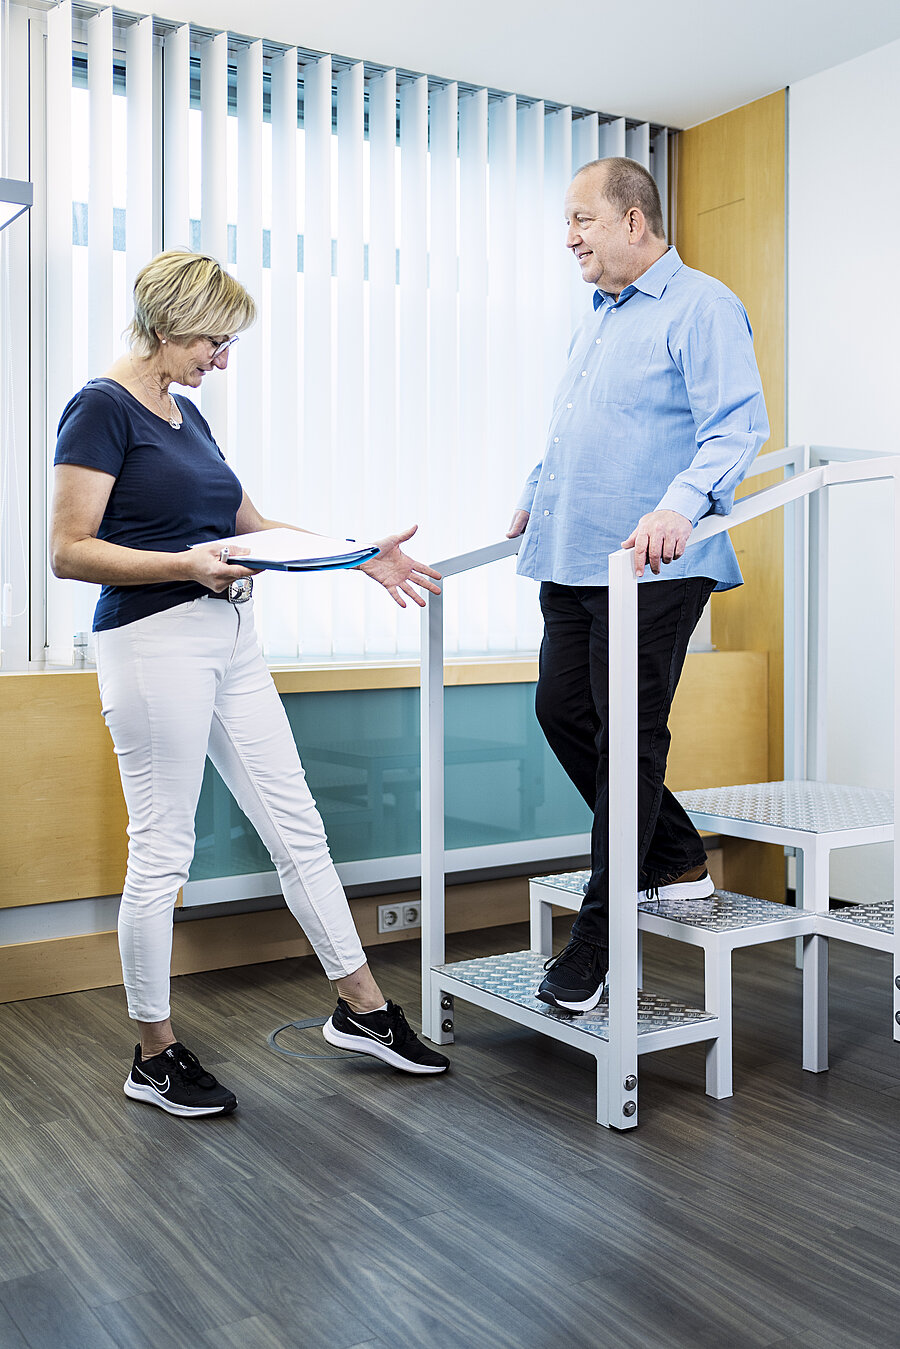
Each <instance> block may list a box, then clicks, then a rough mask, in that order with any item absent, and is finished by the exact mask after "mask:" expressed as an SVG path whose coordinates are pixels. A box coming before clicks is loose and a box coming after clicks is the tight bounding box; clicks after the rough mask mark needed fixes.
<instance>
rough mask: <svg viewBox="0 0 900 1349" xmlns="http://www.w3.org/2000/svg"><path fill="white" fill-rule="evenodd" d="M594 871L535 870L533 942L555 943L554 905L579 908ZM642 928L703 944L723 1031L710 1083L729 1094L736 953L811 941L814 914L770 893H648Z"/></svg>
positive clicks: (707, 985)
mask: <svg viewBox="0 0 900 1349" xmlns="http://www.w3.org/2000/svg"><path fill="white" fill-rule="evenodd" d="M589 877H590V872H589V871H569V872H561V873H557V874H556V875H552V876H539V877H535V878H534V879H533V880H532V881H531V882H530V884H529V898H530V914H531V944H532V946H533V947H534V948H535V950H538V951H541V952H542V953H544V956H545V958H546V955H549V954H550V952H551V950H552V942H553V936H552V929H551V917H552V906H553V905H554V904H555V905H556V906H557V907H558V908H564V909H572V910H576V911H577V910H578V909H579V908H580V907H581V900H582V896H583V894H584V887H585V885H586V884H587V881H588V878H589ZM637 922H638V934H639V938H640V934H641V933H643V932H654V933H656V934H657V935H658V936H660V937H668V938H670V939H671V940H673V941H680V942H684V943H685V944H687V945H689V946H699V947H700V948H701V949H702V951H703V978H704V1003H705V1005H706V1008H707V1010H708V1011H709V1012H711V1013H712V1014H713V1015H715V1017H716V1019H717V1026H718V1034H717V1037H716V1040H715V1042H714V1043H712V1044H711V1045H710V1046H709V1049H708V1050H707V1056H706V1090H707V1093H708V1095H710V1096H715V1097H716V1098H717V1099H719V1100H721V1099H722V1097H724V1096H730V1095H731V1094H732V1090H733V1080H732V1014H731V1007H732V982H731V957H732V953H733V952H734V951H735V950H737V949H738V948H741V947H745V946H762V945H764V944H765V943H767V942H773V941H785V940H786V939H788V938H798V937H799V938H802V939H803V940H804V941H806V940H808V939H809V937H810V935H811V934H812V933H813V932H814V931H815V924H816V915H815V914H814V913H810V912H809V911H807V910H805V909H795V908H793V906H789V905H785V904H773V903H772V902H771V901H770V900H766V899H754V898H753V897H752V896H750V895H738V894H734V893H733V892H732V891H729V890H720V891H717V892H716V894H714V895H711V896H710V897H709V899H694V900H647V901H646V902H645V903H642V904H639V905H638V906H637Z"/></svg>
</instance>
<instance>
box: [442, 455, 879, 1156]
mask: <svg viewBox="0 0 900 1349" xmlns="http://www.w3.org/2000/svg"><path fill="white" fill-rule="evenodd" d="M820 457H821V456H820ZM809 462H810V452H809V451H808V449H807V448H806V447H799V448H798V447H789V448H788V449H786V450H781V451H777V452H775V453H772V454H768V455H765V456H764V457H763V459H762V460H761V461H758V464H757V465H756V466H755V472H756V473H757V474H761V473H765V472H768V471H770V470H772V469H776V468H779V467H784V468H785V470H786V473H787V476H786V477H785V480H784V481H783V482H782V483H778V484H776V485H775V486H773V487H769V488H766V489H764V490H763V491H760V492H756V493H753V494H752V495H749V496H745V497H743V498H742V499H741V500H740V501H739V502H738V503H737V504H736V505H735V508H734V510H733V511H732V513H731V515H729V516H711V517H707V518H706V519H704V520H702V521H701V522H700V524H699V525H698V526H697V528H696V529H695V530H694V532H693V534H692V536H691V539H690V540H689V543H688V547H692V546H694V545H696V544H697V543H699V542H701V541H702V540H704V539H708V538H712V537H713V536H714V535H715V534H719V533H722V532H723V531H725V530H727V529H729V528H731V527H733V526H736V525H738V524H741V523H743V522H745V521H747V520H752V519H756V518H757V517H759V516H761V515H765V514H768V513H769V512H770V511H773V510H777V509H779V508H781V507H783V506H790V505H793V504H794V503H798V505H799V504H800V503H803V502H805V501H807V500H808V499H810V498H817V497H818V496H819V495H821V496H822V497H824V493H825V489H827V488H829V487H831V486H834V485H837V484H840V483H849V482H863V481H886V482H888V483H889V484H890V485H891V488H892V492H893V518H894V531H895V539H897V540H900V458H898V457H887V456H885V457H883V458H878V459H875V460H866V461H862V462H845V461H842V460H841V459H840V458H839V457H838V454H832V455H830V457H829V462H827V463H824V462H819V463H816V464H815V466H814V467H805V465H806V464H808V463H809ZM798 465H804V467H803V469H802V471H799V472H798V471H796V470H797V467H798ZM786 516H788V517H793V518H791V519H789V522H788V524H787V526H786V528H787V531H788V548H789V552H788V557H789V561H790V564H791V566H792V567H796V566H797V565H798V564H800V565H802V564H803V562H804V559H805V555H806V527H805V515H804V514H803V512H802V511H798V510H794V511H788V512H786ZM815 519H816V513H815V512H814V520H815ZM819 519H821V517H819ZM819 532H820V537H821V532H822V531H821V526H819ZM519 543H520V541H519V540H518V539H511V540H504V541H502V542H500V543H497V544H493V545H490V546H488V547H486V548H481V549H478V550H475V551H474V552H471V553H466V554H462V555H460V556H458V557H454V558H450V559H447V560H446V561H444V562H442V563H438V564H436V565H437V568H438V570H440V571H441V572H442V574H443V575H444V577H445V578H448V579H449V578H451V577H452V576H454V575H459V574H460V573H461V572H464V571H468V570H471V569H473V568H475V567H480V566H484V565H487V564H489V563H491V562H494V561H496V560H498V559H500V558H502V557H507V556H510V555H512V554H514V553H516V552H517V551H518V548H519ZM790 592H791V594H790V598H789V597H788V595H786V614H785V624H786V632H788V633H790V637H789V640H788V641H787V642H786V656H787V650H788V649H791V651H792V658H793V659H795V660H796V661H798V662H799V661H800V660H801V659H802V654H801V651H800V650H798V649H797V647H796V646H795V645H794V643H795V642H796V637H797V634H798V633H802V632H803V631H804V630H805V614H804V611H803V605H802V603H801V604H800V606H799V614H798V612H797V609H798V606H797V594H798V593H799V592H798V590H797V587H795V586H791V587H790ZM817 603H819V601H817ZM442 604H443V601H442V597H440V596H431V597H429V600H428V604H427V607H426V609H425V611H424V613H423V617H422V677H421V756H422V1029H423V1033H424V1034H425V1036H426V1037H427V1038H428V1039H430V1040H432V1041H433V1042H434V1043H437V1044H445V1043H449V1042H450V1041H451V1040H452V1038H453V998H454V996H459V997H462V998H463V999H464V1000H468V1001H471V1002H475V1003H476V1004H478V1005H480V1006H483V1007H486V1008H488V1009H489V1010H491V1011H494V1012H496V1013H498V1014H499V1015H502V1016H506V1017H507V1018H509V1019H512V1020H514V1021H517V1022H518V1023H519V1024H522V1025H526V1026H529V1027H530V1028H532V1029H535V1030H539V1031H541V1032H542V1033H544V1034H549V1035H551V1036H553V1037H554V1038H557V1039H560V1040H564V1041H566V1042H568V1043H571V1044H574V1045H576V1046H577V1047H578V1048H580V1049H583V1050H586V1051H587V1052H590V1053H593V1054H594V1056H595V1058H596V1060H597V1118H598V1122H599V1123H601V1124H603V1125H606V1126H607V1127H612V1128H616V1129H629V1128H634V1127H635V1126H636V1124H637V1122H638V1111H637V1083H638V1074H637V1059H638V1054H639V1053H641V1052H649V1051H652V1050H657V1049H661V1048H666V1047H670V1046H672V1045H675V1044H685V1043H691V1042H697V1041H701V1040H708V1041H716V1040H717V1039H718V1036H719V1018H718V1017H717V1016H715V1015H710V1013H709V1012H708V1011H699V1010H695V1011H692V1010H691V1009H679V1011H678V1014H677V1016H676V1018H675V1022H674V1023H673V1024H657V1023H655V1022H653V1021H652V1019H651V1020H650V1022H649V1023H648V1020H647V1011H646V1007H644V1008H643V1009H642V1008H641V1007H640V1006H639V1000H638V919H637V908H636V901H635V900H634V899H632V896H635V895H636V891H637V888H638V886H637V861H636V859H637V578H636V577H635V575H634V564H633V554H632V553H631V552H630V551H629V552H625V551H624V550H622V551H619V552H617V553H613V554H611V555H610V559H609V622H610V659H609V715H610V754H609V773H610V779H611V780H612V781H614V782H615V783H616V784H617V790H616V791H615V792H612V793H611V794H610V856H609V875H610V893H611V895H612V896H614V897H615V896H622V897H624V898H623V901H622V902H619V903H616V902H613V903H612V904H611V906H610V969H611V971H612V978H611V981H610V989H609V1004H608V1015H607V1018H606V1019H605V1023H604V1024H596V1023H595V1025H594V1026H591V1027H589V1026H587V1025H584V1024H583V1023H584V1020H585V1019H584V1018H573V1019H571V1020H565V1021H564V1020H562V1019H560V1018H558V1017H556V1016H554V1015H552V1014H550V1015H548V1009H545V1008H543V1007H542V1004H539V1003H535V1002H533V1000H532V1004H533V1005H529V1000H528V999H527V998H523V997H522V996H517V995H516V994H515V993H513V994H512V995H509V993H508V990H507V989H505V988H503V989H501V991H499V992H498V991H497V990H496V989H493V990H492V989H491V988H488V987H485V982H486V981H485V979H484V970H483V969H479V970H478V971H476V972H472V971H470V970H466V969H464V968H463V966H465V965H469V966H472V965H479V966H482V965H485V966H486V965H490V963H491V962H490V961H487V962H463V963H462V965H460V966H458V967H454V966H449V967H447V966H445V965H444V959H445V918H444V890H445V860H444V764H443V734H444V727H443V608H442ZM898 606H900V549H898V548H896V547H895V549H894V628H893V654H894V668H895V671H900V622H898ZM811 608H813V606H812V605H811ZM804 645H805V644H804ZM798 673H799V671H798V670H797V669H796V668H794V667H793V665H792V669H791V680H792V690H793V692H794V699H793V702H792V705H791V709H790V712H791V717H790V721H789V723H788V726H787V727H786V738H787V739H788V741H789V745H790V747H791V748H790V752H791V753H796V751H797V747H798V746H800V745H802V744H803V743H804V740H805V735H804V730H803V718H802V715H801V716H800V717H799V720H800V726H801V729H800V731H799V732H798V728H797V721H798V713H799V712H800V711H801V709H800V703H799V698H798V697H797V694H796V689H797V684H798V679H797V675H798ZM898 683H900V680H898V679H897V677H896V675H895V688H896V686H897V684H898ZM819 706H821V699H820V702H819ZM817 715H818V713H817ZM893 743H894V778H895V780H894V801H893V810H894V813H895V817H896V812H897V810H898V809H900V716H895V718H894V729H893ZM895 823H896V818H895ZM898 907H900V849H895V854H894V931H893V935H892V937H891V949H892V951H893V957H894V981H893V982H894V1012H895V1020H894V1036H895V1038H896V1039H900V952H898V942H897V934H898V932H900V922H898V918H900V914H898V913H897V909H898ZM822 940H823V938H820V937H816V936H815V935H811V936H807V937H805V938H804V942H805V943H807V944H808V943H813V942H817V941H819V942H821V941H822ZM806 949H807V952H808V959H807V961H806V962H805V966H806V965H808V966H809V972H808V973H807V971H806V968H805V974H804V978H805V982H807V983H808V984H809V988H810V993H809V996H808V997H805V1002H806V1003H807V1004H808V1005H811V1004H813V1003H814V1004H815V1005H816V1007H817V1008H819V1009H820V1006H821V1000H822V999H821V988H822V979H821V977H819V978H817V977H816V976H817V975H819V976H821V962H820V960H819V959H818V958H815V959H813V958H812V957H814V956H816V948H815V947H813V948H810V947H809V945H807V948H806ZM518 954H520V955H528V954H529V953H518ZM530 954H531V955H532V957H533V959H532V964H534V966H535V971H537V970H538V969H539V967H540V956H539V955H538V954H536V953H530ZM511 959H512V958H511V957H494V958H493V960H494V961H503V960H506V961H507V962H509V961H510V960H511ZM521 963H522V962H521V961H520V962H519V964H521ZM520 976H521V970H518V971H510V978H511V979H512V983H513V984H515V982H516V980H517V979H518V978H519V977H520ZM527 977H529V978H530V977H531V970H530V967H528V970H527ZM479 981H480V982H479ZM682 1013H686V1015H682ZM641 1017H643V1021H644V1025H643V1033H642V1034H640V1035H639V1019H640V1018H641ZM578 1022H581V1023H582V1025H583V1028H579V1025H578V1024H577V1023H578ZM729 1025H730V1017H729ZM586 1032H587V1033H586ZM640 1041H642V1043H639V1042H640Z"/></svg>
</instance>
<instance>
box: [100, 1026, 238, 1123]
mask: <svg viewBox="0 0 900 1349" xmlns="http://www.w3.org/2000/svg"><path fill="white" fill-rule="evenodd" d="M125 1095H126V1096H130V1097H131V1098H132V1100H135V1101H146V1102H147V1104H148V1105H158V1106H159V1108H160V1109H161V1110H165V1111H167V1113H168V1114H170V1115H230V1114H231V1112H232V1110H234V1109H235V1108H236V1106H237V1097H236V1096H235V1095H234V1093H233V1092H231V1091H229V1090H228V1088H227V1087H223V1086H222V1085H221V1083H220V1082H217V1081H216V1079H215V1078H214V1077H213V1075H212V1073H208V1072H207V1071H206V1069H205V1068H204V1067H203V1065H202V1064H201V1062H200V1060H199V1059H198V1058H197V1055H196V1054H192V1053H191V1051H190V1050H189V1049H185V1047H184V1045H183V1044H180V1043H179V1042H178V1041H177V1040H176V1042H175V1044H173V1045H169V1047H168V1049H164V1050H163V1052H162V1053H161V1054H154V1055H153V1057H152V1058H149V1059H142V1058H141V1047H140V1045H135V1047H134V1063H133V1064H132V1065H131V1072H130V1073H129V1074H128V1077H127V1078H126V1079H125Z"/></svg>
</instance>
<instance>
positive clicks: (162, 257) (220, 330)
mask: <svg viewBox="0 0 900 1349" xmlns="http://www.w3.org/2000/svg"><path fill="white" fill-rule="evenodd" d="M255 319H256V303H255V301H254V299H253V297H252V295H249V294H248V293H247V291H245V290H244V287H243V286H242V285H241V284H240V282H239V281H235V279H234V277H233V276H230V275H229V273H228V272H226V271H225V268H224V267H222V266H221V265H220V264H219V263H218V262H216V260H215V258H210V257H208V256H207V255H206V254H204V253H191V252H188V250H187V249H180V248H179V249H174V248H173V249H168V250H167V251H166V252H165V253H159V254H158V255H157V256H156V257H155V258H153V259H152V261H150V262H148V263H147V265H146V266H145V267H142V268H141V270H140V271H139V272H138V274H137V278H136V280H135V283H134V318H133V319H132V320H131V324H130V325H129V327H128V329H127V332H126V336H127V337H128V340H129V342H130V344H131V347H132V348H133V350H134V351H135V352H136V353H137V354H138V355H139V356H152V355H153V354H154V353H155V352H156V351H157V350H158V348H159V343H160V338H161V337H167V338H169V337H170V338H173V339H174V340H175V341H185V340H189V339H190V338H192V337H223V338H224V337H234V336H235V334H236V333H240V332H243V331H244V329H245V328H249V327H250V324H251V323H253V322H254V320H255Z"/></svg>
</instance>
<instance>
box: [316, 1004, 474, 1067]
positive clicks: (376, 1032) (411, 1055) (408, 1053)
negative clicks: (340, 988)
mask: <svg viewBox="0 0 900 1349" xmlns="http://www.w3.org/2000/svg"><path fill="white" fill-rule="evenodd" d="M322 1034H323V1035H324V1036H325V1039H326V1040H327V1041H328V1043H329V1044H330V1045H336V1046H337V1048H338V1049H353V1050H356V1052H357V1053H358V1054H372V1055H373V1056H374V1057H375V1058H376V1059H383V1060H384V1062H385V1063H389V1064H391V1066H392V1067H394V1068H400V1069H402V1071H403V1072H404V1073H445V1072H446V1071H447V1069H448V1068H449V1067H450V1060H449V1059H448V1058H447V1057H446V1056H445V1055H444V1054H438V1053H437V1052H436V1051H435V1050H433V1049H429V1048H428V1047H427V1046H426V1045H423V1044H422V1041H421V1040H420V1039H419V1038H418V1036H417V1035H416V1033H415V1031H414V1030H413V1029H412V1027H411V1026H410V1024H409V1022H408V1021H407V1019H406V1017H405V1016H404V1015H403V1008H402V1007H396V1006H395V1005H394V1003H392V1002H389V1003H388V1005H387V1008H386V1009H383V1010H382V1011H380V1012H354V1011H351V1009H350V1008H349V1007H348V1006H347V1004H346V1003H345V1002H344V999H343V998H338V1003H337V1007H336V1008H335V1009H334V1011H333V1012H332V1014H331V1016H330V1017H329V1018H328V1020H327V1021H326V1022H325V1025H324V1026H323V1027H322Z"/></svg>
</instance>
